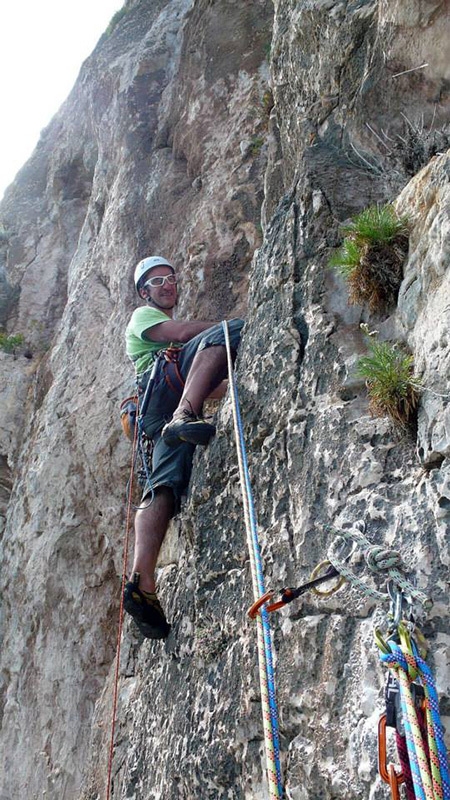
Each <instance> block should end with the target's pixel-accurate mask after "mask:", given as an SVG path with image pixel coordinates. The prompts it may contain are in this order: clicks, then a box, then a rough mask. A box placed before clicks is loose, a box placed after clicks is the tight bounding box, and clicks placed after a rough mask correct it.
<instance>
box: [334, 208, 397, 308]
mask: <svg viewBox="0 0 450 800" xmlns="http://www.w3.org/2000/svg"><path fill="white" fill-rule="evenodd" d="M343 233H344V235H345V238H344V241H343V243H342V245H341V247H340V248H339V250H338V251H337V252H336V253H335V254H334V256H333V257H332V258H331V260H330V266H331V267H333V268H334V269H337V271H338V272H340V274H341V275H342V276H343V277H344V278H345V280H346V281H347V283H348V288H349V302H350V303H352V304H358V305H367V306H368V307H369V309H370V311H372V312H377V311H384V310H385V309H386V308H389V307H391V306H393V305H395V303H396V302H397V297H398V291H399V288H400V284H401V281H402V277H403V263H404V260H405V258H406V254H407V250H408V221H407V220H406V218H405V217H399V216H398V215H397V213H396V211H395V209H394V207H393V206H392V205H389V204H388V205H385V206H371V207H370V208H366V209H365V210H364V211H362V212H361V213H360V214H358V215H357V216H356V217H355V218H354V219H353V220H352V221H351V222H350V223H349V224H348V225H346V226H345V227H344V228H343Z"/></svg>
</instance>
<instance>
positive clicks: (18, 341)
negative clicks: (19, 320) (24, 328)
mask: <svg viewBox="0 0 450 800" xmlns="http://www.w3.org/2000/svg"><path fill="white" fill-rule="evenodd" d="M23 343H24V338H23V336H22V334H21V333H17V334H16V335H15V336H8V334H7V333H0V350H3V351H4V352H5V353H14V352H15V350H16V348H17V347H20V345H22V344H23Z"/></svg>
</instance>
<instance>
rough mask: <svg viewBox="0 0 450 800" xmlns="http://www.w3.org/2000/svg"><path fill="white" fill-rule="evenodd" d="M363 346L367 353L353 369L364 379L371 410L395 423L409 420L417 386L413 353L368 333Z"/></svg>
mask: <svg viewBox="0 0 450 800" xmlns="http://www.w3.org/2000/svg"><path fill="white" fill-rule="evenodd" d="M365 330H366V333H368V330H367V328H366V329H365ZM367 346H368V350H369V353H368V355H367V356H362V358H360V359H359V360H358V364H357V368H356V369H357V373H358V375H360V376H361V377H362V378H364V379H365V381H366V386H367V392H368V395H369V408H370V411H371V413H372V414H373V415H374V416H376V417H381V416H386V415H387V416H389V417H390V418H391V420H392V421H393V422H395V423H396V424H397V425H401V426H405V425H409V424H411V423H412V422H414V420H415V417H416V412H417V403H418V399H419V392H420V389H421V386H420V381H419V380H418V378H417V377H416V376H415V375H414V359H413V356H412V355H410V354H409V353H406V352H405V351H404V350H403V349H402V348H401V347H400V346H399V345H398V344H396V343H394V344H391V343H390V342H379V341H377V340H376V339H375V338H374V334H369V333H368V342H367Z"/></svg>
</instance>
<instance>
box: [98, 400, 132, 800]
mask: <svg viewBox="0 0 450 800" xmlns="http://www.w3.org/2000/svg"><path fill="white" fill-rule="evenodd" d="M138 416H139V400H138V403H137V408H136V423H135V426H134V438H133V451H132V455H131V470H130V480H129V483H128V487H129V488H128V503H127V520H126V525H125V542H124V545H123V560H122V584H121V590H120V608H119V625H118V629H117V645H116V669H115V674H114V694H113V710H112V720H111V739H110V744H109V757H108V778H107V784H106V800H110V797H111V774H112V763H113V756H114V734H115V731H116V713H117V698H118V693H119V691H118V687H119V668H120V646H121V641H122V628H123V592H124V589H125V579H126V572H127V560H128V543H129V540H130V528H131V506H132V491H133V475H134V462H135V458H136V446H137V432H138V425H137V419H138Z"/></svg>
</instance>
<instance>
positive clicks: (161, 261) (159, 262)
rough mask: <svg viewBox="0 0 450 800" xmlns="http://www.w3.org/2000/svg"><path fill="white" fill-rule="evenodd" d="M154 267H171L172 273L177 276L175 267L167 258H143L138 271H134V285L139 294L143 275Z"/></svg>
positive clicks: (137, 268)
mask: <svg viewBox="0 0 450 800" xmlns="http://www.w3.org/2000/svg"><path fill="white" fill-rule="evenodd" d="M153 267H170V269H171V270H172V272H173V273H174V274H175V267H174V266H173V264H171V263H170V262H169V261H167V259H166V258H163V257H162V256H148V258H143V259H142V261H139V264H138V265H137V267H136V269H135V270H134V285H135V287H136V291H137V293H138V294H139V283H140V280H141V278H142V277H143V275H145V273H146V272H148V271H149V270H150V269H153Z"/></svg>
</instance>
